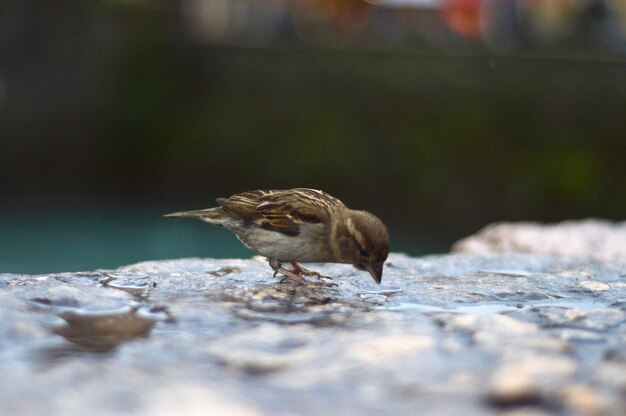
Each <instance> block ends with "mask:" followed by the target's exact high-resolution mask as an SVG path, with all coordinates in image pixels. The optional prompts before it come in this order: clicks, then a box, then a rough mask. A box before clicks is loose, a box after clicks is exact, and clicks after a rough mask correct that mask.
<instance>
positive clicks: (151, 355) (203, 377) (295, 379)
mask: <svg viewBox="0 0 626 416" xmlns="http://www.w3.org/2000/svg"><path fill="white" fill-rule="evenodd" d="M314 269H315V270H319V271H321V272H323V273H324V274H326V275H330V276H334V277H335V282H336V283H337V284H338V287H336V288H326V287H316V286H294V285H291V284H280V283H278V278H272V273H271V270H270V268H269V267H268V266H267V265H266V264H263V263H262V262H260V261H257V260H254V259H253V260H210V259H205V260H200V259H185V260H174V261H158V262H145V263H140V264H136V265H132V266H127V267H122V268H120V269H118V270H109V271H106V270H100V271H94V272H88V273H62V274H51V275H41V276H25V275H11V274H3V275H0V372H1V374H2V377H0V414H3V415H5V414H6V415H9V414H11V415H37V414H47V415H84V414H85V413H86V412H89V414H92V415H104V414H124V415H171V414H184V415H196V414H197V415H201V414H202V415H206V414H214V415H226V414H227V415H267V414H273V415H296V414H342V415H382V414H393V415H415V414H422V415H429V414H433V415H434V414H459V415H489V414H501V413H507V414H508V413H511V414H514V413H518V414H568V413H569V414H592V415H596V414H615V415H618V414H624V413H623V411H624V409H625V408H626V399H625V397H626V376H625V374H626V353H625V351H626V267H625V265H624V264H623V263H619V262H611V263H599V262H596V261H590V260H585V259H564V258H556V257H550V256H543V255H537V254H492V255H469V254H454V255H443V256H429V257H423V258H411V257H407V256H405V255H401V254H393V255H391V256H390V258H389V260H388V263H387V265H386V270H385V276H384V281H383V285H381V286H377V285H375V284H374V283H373V282H372V281H371V279H370V278H369V277H368V275H366V274H365V273H362V272H358V271H355V270H354V269H352V268H351V267H348V266H344V265H323V266H322V265H320V266H319V267H317V268H314Z"/></svg>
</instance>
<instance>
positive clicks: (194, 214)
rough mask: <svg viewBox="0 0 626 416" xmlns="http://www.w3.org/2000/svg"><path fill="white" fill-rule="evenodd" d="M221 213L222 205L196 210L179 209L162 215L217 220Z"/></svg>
mask: <svg viewBox="0 0 626 416" xmlns="http://www.w3.org/2000/svg"><path fill="white" fill-rule="evenodd" d="M222 215H223V210H222V207H216V208H209V209H200V210H197V211H181V212H172V213H170V214H165V215H164V217H167V218H197V219H199V220H205V221H210V220H217V219H219V218H221V217H222Z"/></svg>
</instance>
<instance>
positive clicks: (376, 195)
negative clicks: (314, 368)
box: [0, 0, 626, 251]
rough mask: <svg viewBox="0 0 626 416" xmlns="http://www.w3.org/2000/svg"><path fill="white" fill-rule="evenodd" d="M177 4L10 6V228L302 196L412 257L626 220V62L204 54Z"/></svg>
mask: <svg viewBox="0 0 626 416" xmlns="http://www.w3.org/2000/svg"><path fill="white" fill-rule="evenodd" d="M179 6H180V4H179V3H178V2H176V1H170V2H167V1H166V2H155V3H151V2H130V1H126V2H124V1H106V2H84V1H45V2H44V1H28V0H19V1H18V0H15V1H4V2H2V3H0V126H1V127H0V129H1V130H0V135H1V136H0V192H1V194H0V195H2V200H3V203H2V210H3V211H5V212H15V211H24V210H27V211H29V212H35V213H37V215H39V216H41V215H45V214H43V213H45V212H46V211H47V210H51V209H56V210H57V211H59V210H60V211H63V210H71V211H72V212H79V211H81V210H83V211H89V210H91V209H93V206H95V205H98V204H103V205H106V206H107V207H109V208H111V209H113V210H124V209H130V208H133V209H134V208H137V207H139V208H141V207H144V206H149V207H151V208H150V210H149V211H150V215H157V213H159V212H161V211H163V212H166V211H168V210H174V209H183V208H202V207H208V206H211V205H212V204H213V199H214V198H215V197H218V196H225V195H229V194H231V193H234V192H238V191H243V190H248V189H254V188H288V187H296V186H307V187H315V188H320V189H323V190H325V191H328V192H330V193H332V194H334V195H336V196H338V197H340V198H341V199H342V200H344V202H346V203H347V204H348V205H349V206H352V207H356V208H364V209H368V210H370V211H372V212H375V213H377V214H378V215H379V216H381V217H382V218H383V219H384V220H385V221H386V222H387V223H388V224H389V225H390V227H391V230H392V237H394V236H395V237H396V239H395V242H396V246H395V249H397V250H399V249H402V248H404V247H409V251H411V247H412V248H414V247H417V246H422V245H423V244H430V246H431V247H433V248H434V249H435V250H438V249H445V247H447V245H448V244H449V243H451V242H453V241H454V240H455V239H457V238H459V237H462V236H464V235H466V234H468V233H471V232H473V231H475V230H476V229H478V228H480V227H481V226H483V225H485V224H487V223H490V222H493V221H498V220H527V219H530V220H539V221H557V220H560V219H566V218H577V217H587V216H596V217H606V218H612V219H623V218H624V213H625V212H626V168H624V161H625V160H626V133H625V132H624V126H625V120H626V118H625V117H626V63H625V62H624V61H623V60H622V59H620V58H617V57H607V56H604V55H602V56H594V55H588V54H587V55H585V54H577V53H571V54H569V55H568V54H565V55H563V54H561V55H558V57H550V56H549V54H541V55H540V56H536V55H528V54H520V53H516V54H494V53H493V52H487V51H486V50H481V49H480V48H476V47H474V46H472V47H471V48H470V49H466V50H462V49H461V50H459V49H458V48H452V51H450V50H445V49H444V50H436V49H433V48H432V47H424V48H422V47H419V46H414V47H407V46H406V45H404V44H403V45H401V46H398V47H384V48H381V47H367V45H363V44H359V45H357V46H355V45H352V46H341V47H338V46H328V45H326V46H325V45H321V46H320V45H315V46H311V45H306V44H302V43H298V42H294V41H293V40H291V41H287V42H282V43H281V42H277V43H273V44H270V45H268V44H264V45H260V46H259V45H257V46H255V45H254V44H251V43H221V44H220V43H211V42H198V41H197V40H194V38H193V37H190V36H189V35H188V33H187V31H186V26H185V25H186V22H187V20H186V19H185V18H184V15H183V14H181V13H180V12H179ZM5 215H8V214H5Z"/></svg>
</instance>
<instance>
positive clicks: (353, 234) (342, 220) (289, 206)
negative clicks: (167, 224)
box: [165, 188, 389, 286]
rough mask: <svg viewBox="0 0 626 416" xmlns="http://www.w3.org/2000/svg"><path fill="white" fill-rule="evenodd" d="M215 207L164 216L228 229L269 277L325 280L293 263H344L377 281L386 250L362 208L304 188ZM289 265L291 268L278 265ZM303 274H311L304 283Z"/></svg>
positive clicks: (251, 194) (377, 226) (384, 235)
mask: <svg viewBox="0 0 626 416" xmlns="http://www.w3.org/2000/svg"><path fill="white" fill-rule="evenodd" d="M216 201H217V204H218V206H217V207H214V208H208V209H201V210H195V211H183V212H173V213H170V214H166V215H165V217H169V218H195V219H199V220H202V221H205V222H208V223H209V224H214V225H218V226H221V227H224V228H226V229H227V230H229V231H231V232H233V233H234V234H235V235H236V236H237V238H238V239H239V240H240V241H241V242H242V243H243V244H244V245H245V246H246V247H248V248H250V249H252V250H253V251H255V252H257V253H258V254H260V255H261V256H264V257H267V259H268V262H269V265H270V267H271V268H272V269H273V270H274V276H276V274H278V273H280V274H282V275H283V276H284V277H283V279H282V280H281V282H283V281H290V282H292V283H296V284H309V283H315V284H322V285H327V286H336V285H335V284H334V283H326V282H322V279H330V278H329V277H328V276H323V275H321V274H320V273H318V272H315V271H311V270H307V269H305V268H304V267H302V266H301V265H300V264H299V263H344V264H351V265H353V266H354V267H355V268H357V269H358V270H362V271H367V272H369V274H370V275H371V276H372V278H373V279H374V281H375V282H376V283H377V284H380V282H381V280H382V276H383V265H384V263H385V260H386V259H387V255H388V254H389V233H388V231H387V227H386V226H385V224H384V223H383V222H382V221H381V220H380V219H379V218H378V217H376V216H375V215H373V214H371V213H369V212H367V211H359V210H353V209H350V208H348V207H347V206H346V205H345V204H344V203H343V202H341V201H340V200H339V199H337V198H335V197H334V196H332V195H329V194H328V193H326V192H323V191H320V190H317V189H310V188H293V189H273V190H254V191H247V192H242V193H238V194H234V195H232V196H230V197H228V198H217V199H216ZM284 263H290V264H291V266H292V269H288V268H286V267H284V266H283V264H284ZM304 276H315V277H316V278H317V279H318V280H317V281H314V282H312V281H310V280H309V279H306V278H305V277H304Z"/></svg>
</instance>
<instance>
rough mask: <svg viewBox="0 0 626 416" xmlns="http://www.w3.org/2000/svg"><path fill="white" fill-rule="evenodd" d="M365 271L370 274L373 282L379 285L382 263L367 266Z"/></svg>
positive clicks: (381, 276) (381, 275)
mask: <svg viewBox="0 0 626 416" xmlns="http://www.w3.org/2000/svg"><path fill="white" fill-rule="evenodd" d="M366 269H367V271H368V272H370V274H371V275H372V277H373V278H374V281H375V282H376V283H378V284H380V281H381V280H382V279H383V263H373V264H368V265H367V266H366Z"/></svg>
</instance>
